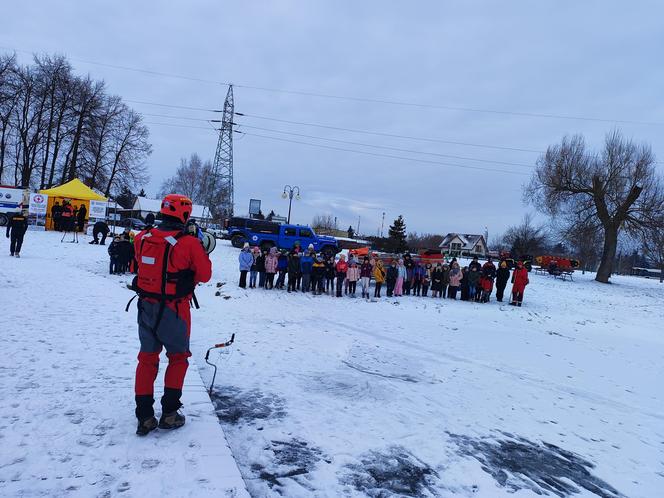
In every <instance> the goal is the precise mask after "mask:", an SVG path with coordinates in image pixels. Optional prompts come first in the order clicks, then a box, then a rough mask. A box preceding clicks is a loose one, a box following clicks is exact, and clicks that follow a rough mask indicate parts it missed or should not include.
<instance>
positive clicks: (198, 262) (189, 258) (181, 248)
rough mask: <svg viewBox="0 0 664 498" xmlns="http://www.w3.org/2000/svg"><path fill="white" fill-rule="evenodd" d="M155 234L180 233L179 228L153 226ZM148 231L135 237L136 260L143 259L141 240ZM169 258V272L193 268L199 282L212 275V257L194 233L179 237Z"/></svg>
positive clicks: (195, 281) (205, 280)
mask: <svg viewBox="0 0 664 498" xmlns="http://www.w3.org/2000/svg"><path fill="white" fill-rule="evenodd" d="M151 232H152V233H153V234H156V235H161V236H163V237H167V236H169V235H170V236H176V235H177V234H178V233H180V232H179V231H177V230H168V231H164V230H159V229H158V228H153V229H152V230H151ZM146 233H147V231H145V230H144V231H142V232H141V233H139V234H138V235H137V236H136V237H134V250H135V252H136V260H137V261H140V260H141V240H142V239H143V236H144V235H145V234H146ZM168 259H169V267H168V271H169V272H178V271H181V270H191V271H193V272H194V283H195V284H199V283H203V282H207V281H208V280H210V278H211V277H212V263H211V262H210V258H208V255H207V254H206V253H205V251H204V250H203V245H202V244H201V241H200V240H198V238H196V237H194V236H192V235H185V236H183V237H180V238H179V239H177V243H176V244H175V245H174V246H173V248H172V249H171V252H170V255H169V257H168ZM189 297H191V296H189Z"/></svg>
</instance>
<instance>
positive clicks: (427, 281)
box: [422, 263, 431, 297]
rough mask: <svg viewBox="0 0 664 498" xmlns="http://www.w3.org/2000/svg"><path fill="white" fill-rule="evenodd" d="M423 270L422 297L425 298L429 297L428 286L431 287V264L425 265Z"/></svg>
mask: <svg viewBox="0 0 664 498" xmlns="http://www.w3.org/2000/svg"><path fill="white" fill-rule="evenodd" d="M423 269H424V270H423V274H422V297H427V296H428V295H429V286H430V285H431V263H427V264H426V265H425V266H424V267H423Z"/></svg>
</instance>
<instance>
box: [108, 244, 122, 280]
mask: <svg viewBox="0 0 664 498" xmlns="http://www.w3.org/2000/svg"><path fill="white" fill-rule="evenodd" d="M108 255H109V256H110V258H111V263H110V265H109V267H108V272H109V273H110V274H111V275H115V274H117V273H120V263H119V257H120V237H114V238H113V242H111V243H110V245H109V246H108Z"/></svg>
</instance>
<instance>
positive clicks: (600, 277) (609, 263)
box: [595, 225, 618, 284]
mask: <svg viewBox="0 0 664 498" xmlns="http://www.w3.org/2000/svg"><path fill="white" fill-rule="evenodd" d="M617 247H618V227H616V226H614V225H608V226H604V248H603V249H602V259H601V261H600V263H599V268H598V269H597V275H596V276H595V280H597V281H598V282H602V283H605V284H608V283H609V279H610V278H611V272H612V271H613V262H614V260H615V258H616V249H617Z"/></svg>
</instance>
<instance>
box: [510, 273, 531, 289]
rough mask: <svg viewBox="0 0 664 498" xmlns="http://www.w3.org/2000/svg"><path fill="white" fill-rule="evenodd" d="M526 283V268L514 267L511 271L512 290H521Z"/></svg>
mask: <svg viewBox="0 0 664 498" xmlns="http://www.w3.org/2000/svg"><path fill="white" fill-rule="evenodd" d="M528 283H529V281H528V270H526V269H525V268H524V267H521V268H519V267H516V268H515V269H514V273H512V292H523V291H524V290H525V288H526V285H528Z"/></svg>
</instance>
